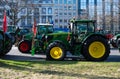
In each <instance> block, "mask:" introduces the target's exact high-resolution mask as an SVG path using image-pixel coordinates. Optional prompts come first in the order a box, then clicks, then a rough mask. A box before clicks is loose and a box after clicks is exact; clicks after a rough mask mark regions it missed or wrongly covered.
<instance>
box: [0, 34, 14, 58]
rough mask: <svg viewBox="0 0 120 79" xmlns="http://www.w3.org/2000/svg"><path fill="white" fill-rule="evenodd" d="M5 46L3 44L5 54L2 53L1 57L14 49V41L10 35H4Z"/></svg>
mask: <svg viewBox="0 0 120 79" xmlns="http://www.w3.org/2000/svg"><path fill="white" fill-rule="evenodd" d="M4 35H5V36H4V44H3V52H2V53H0V56H4V55H6V54H7V53H8V52H9V51H10V50H11V48H12V45H13V44H12V39H11V38H10V37H9V34H4Z"/></svg>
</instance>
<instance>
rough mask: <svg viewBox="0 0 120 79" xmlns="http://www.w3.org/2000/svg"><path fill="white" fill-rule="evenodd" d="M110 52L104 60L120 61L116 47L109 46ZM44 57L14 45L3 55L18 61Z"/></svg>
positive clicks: (43, 58) (81, 58)
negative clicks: (24, 52) (26, 51)
mask: <svg viewBox="0 0 120 79" xmlns="http://www.w3.org/2000/svg"><path fill="white" fill-rule="evenodd" d="M110 52H111V53H110V56H109V57H108V59H107V60H105V62H120V53H119V50H118V49H117V48H111V50H110ZM45 58H46V56H45V55H38V54H35V55H34V56H32V55H31V54H23V53H21V52H19V50H18V48H17V47H15V46H13V47H12V50H11V51H10V52H9V53H8V54H7V55H5V56H4V57H3V59H6V60H19V61H46V59H45ZM77 59H78V60H80V61H84V60H85V59H84V58H83V57H82V56H80V57H77ZM66 60H72V59H70V57H69V56H68V58H66Z"/></svg>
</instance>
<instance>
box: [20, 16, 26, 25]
mask: <svg viewBox="0 0 120 79" xmlns="http://www.w3.org/2000/svg"><path fill="white" fill-rule="evenodd" d="M21 18H22V19H21V25H22V26H24V25H25V18H24V16H22V17H21Z"/></svg>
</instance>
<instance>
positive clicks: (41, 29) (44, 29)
mask: <svg viewBox="0 0 120 79" xmlns="http://www.w3.org/2000/svg"><path fill="white" fill-rule="evenodd" d="M52 32H53V26H44V25H41V26H38V33H40V34H41V33H52Z"/></svg>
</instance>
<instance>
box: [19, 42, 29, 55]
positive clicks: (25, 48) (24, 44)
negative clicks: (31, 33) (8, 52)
mask: <svg viewBox="0 0 120 79" xmlns="http://www.w3.org/2000/svg"><path fill="white" fill-rule="evenodd" d="M18 50H19V51H20V52H22V53H29V52H30V50H31V42H30V41H28V40H23V41H21V42H20V43H19V45H18Z"/></svg>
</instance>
